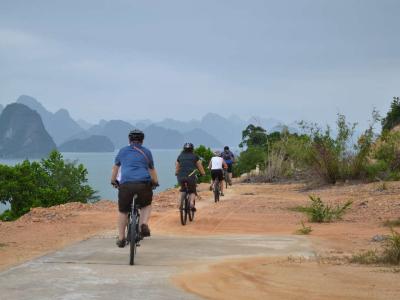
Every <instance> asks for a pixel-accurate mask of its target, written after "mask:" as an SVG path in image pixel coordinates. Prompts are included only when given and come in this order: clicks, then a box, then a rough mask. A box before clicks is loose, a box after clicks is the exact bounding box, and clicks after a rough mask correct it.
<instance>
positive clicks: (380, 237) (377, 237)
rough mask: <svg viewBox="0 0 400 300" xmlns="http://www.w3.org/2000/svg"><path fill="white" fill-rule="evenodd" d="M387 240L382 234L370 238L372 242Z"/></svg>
mask: <svg viewBox="0 0 400 300" xmlns="http://www.w3.org/2000/svg"><path fill="white" fill-rule="evenodd" d="M387 239H388V236H387V235H383V234H377V235H375V236H374V237H373V238H372V240H371V241H372V242H383V241H386V240H387Z"/></svg>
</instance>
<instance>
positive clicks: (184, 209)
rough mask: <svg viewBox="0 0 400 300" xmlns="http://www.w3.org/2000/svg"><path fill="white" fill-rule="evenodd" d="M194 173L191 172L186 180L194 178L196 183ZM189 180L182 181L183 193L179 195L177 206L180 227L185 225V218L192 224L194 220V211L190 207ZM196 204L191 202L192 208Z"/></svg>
mask: <svg viewBox="0 0 400 300" xmlns="http://www.w3.org/2000/svg"><path fill="white" fill-rule="evenodd" d="M195 173H196V171H193V172H192V173H190V174H189V176H188V178H189V177H191V176H193V175H194V176H195V180H196V181H197V176H196V175H195ZM188 180H189V179H185V180H182V184H183V193H182V194H181V201H180V205H179V214H180V219H181V224H182V226H185V225H186V222H187V218H188V217H189V221H190V222H192V221H193V220H194V213H195V211H194V209H192V207H191V206H190V193H189V183H188ZM195 204H196V200H194V202H193V207H194V206H195Z"/></svg>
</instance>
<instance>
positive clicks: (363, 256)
mask: <svg viewBox="0 0 400 300" xmlns="http://www.w3.org/2000/svg"><path fill="white" fill-rule="evenodd" d="M350 262H351V263H355V264H361V265H372V264H377V263H379V256H378V253H377V252H376V251H374V250H368V251H365V252H361V253H358V254H354V255H353V256H352V257H351V258H350Z"/></svg>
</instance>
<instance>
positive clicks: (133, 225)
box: [128, 213, 138, 266]
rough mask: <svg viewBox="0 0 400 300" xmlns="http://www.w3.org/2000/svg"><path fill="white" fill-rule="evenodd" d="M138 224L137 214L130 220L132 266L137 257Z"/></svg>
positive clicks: (130, 261)
mask: <svg viewBox="0 0 400 300" xmlns="http://www.w3.org/2000/svg"><path fill="white" fill-rule="evenodd" d="M136 222H137V214H136V213H135V214H134V215H133V216H132V219H131V220H130V223H129V227H130V229H129V231H128V233H129V239H130V242H129V246H130V247H129V248H130V249H129V250H130V251H129V264H130V265H131V266H133V265H134V264H135V255H136V239H137V235H138V232H137V227H136V225H137V224H136Z"/></svg>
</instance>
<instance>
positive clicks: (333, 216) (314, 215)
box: [291, 195, 353, 223]
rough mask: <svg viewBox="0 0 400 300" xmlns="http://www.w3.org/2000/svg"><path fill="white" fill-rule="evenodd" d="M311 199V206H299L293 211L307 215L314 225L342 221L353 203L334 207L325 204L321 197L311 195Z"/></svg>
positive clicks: (348, 202)
mask: <svg viewBox="0 0 400 300" xmlns="http://www.w3.org/2000/svg"><path fill="white" fill-rule="evenodd" d="M309 198H310V200H311V204H310V205H309V206H298V207H295V208H292V209H291V210H293V211H298V212H302V213H305V214H306V215H307V216H308V219H309V221H310V222H313V223H327V222H332V221H335V220H340V219H341V218H342V217H343V215H344V214H345V213H346V211H347V209H348V208H349V207H350V206H351V204H352V203H353V202H352V201H347V202H346V203H345V204H343V205H335V206H333V205H330V204H326V203H324V202H323V201H322V200H321V198H320V197H317V196H312V195H310V196H309Z"/></svg>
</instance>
